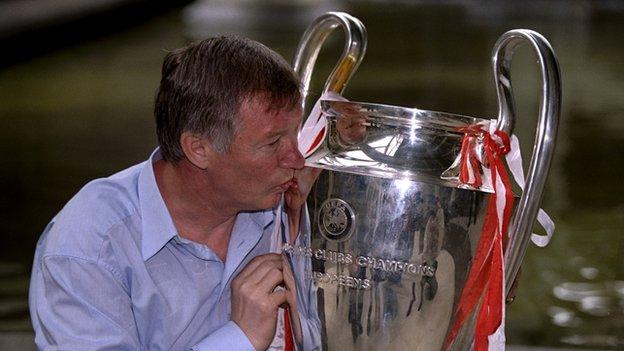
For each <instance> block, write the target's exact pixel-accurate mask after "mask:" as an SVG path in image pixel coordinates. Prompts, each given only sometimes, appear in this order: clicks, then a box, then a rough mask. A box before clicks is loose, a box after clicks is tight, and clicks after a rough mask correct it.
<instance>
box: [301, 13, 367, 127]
mask: <svg viewBox="0 0 624 351" xmlns="http://www.w3.org/2000/svg"><path fill="white" fill-rule="evenodd" d="M338 26H340V27H342V29H343V30H344V33H345V45H344V49H343V52H342V56H341V57H340V60H339V61H338V63H337V64H336V66H335V67H334V70H333V71H332V72H331V74H330V75H329V78H327V81H326V82H325V87H324V88H323V93H325V92H327V91H334V92H336V93H339V94H341V93H342V92H343V90H344V88H345V86H346V85H347V83H348V82H349V79H351V77H352V76H353V73H355V70H356V69H357V68H358V66H359V65H360V62H362V59H363V58H364V54H365V53H366V29H365V28H364V25H363V24H362V22H360V20H358V19H357V18H355V17H353V16H351V15H349V14H347V13H344V12H328V13H326V14H323V15H321V16H319V17H318V18H317V19H316V20H314V22H313V23H312V24H311V25H310V26H309V27H308V29H307V30H306V31H305V33H304V34H303V37H302V38H301V41H300V42H299V46H298V47H297V51H296V53H295V57H294V59H293V64H292V65H293V69H294V71H295V72H296V73H297V75H298V76H299V78H300V79H301V88H302V95H303V98H302V102H301V107H302V109H303V111H304V112H305V111H306V107H307V106H306V103H307V98H308V93H309V91H308V90H309V88H310V80H311V78H312V71H313V70H314V64H315V63H316V59H317V57H318V53H319V51H320V50H321V46H322V45H323V43H324V42H325V39H327V37H328V36H329V34H330V33H331V32H332V31H333V30H334V29H335V28H336V27H338ZM304 118H306V117H304ZM304 122H305V120H304V121H302V124H303V123H304Z"/></svg>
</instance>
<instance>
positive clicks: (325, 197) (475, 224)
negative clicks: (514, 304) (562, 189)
mask: <svg viewBox="0 0 624 351" xmlns="http://www.w3.org/2000/svg"><path fill="white" fill-rule="evenodd" d="M338 27H340V28H342V29H343V30H344V33H345V37H346V43H345V46H344V52H343V54H342V57H341V58H340V61H339V62H338V64H337V66H336V67H335V68H334V70H333V72H332V73H331V75H330V77H329V79H328V80H327V83H326V85H325V88H324V94H323V96H322V97H321V100H320V103H317V106H316V108H315V109H313V111H312V113H311V114H310V117H308V119H307V120H306V121H305V124H304V126H303V129H302V133H307V139H306V140H303V141H302V139H301V137H300V144H303V145H300V148H302V151H303V153H304V156H306V164H307V165H308V166H311V167H317V168H322V169H325V171H324V172H322V173H321V176H320V177H319V179H318V180H317V182H316V184H315V186H314V188H313V189H312V192H311V194H310V196H309V198H308V209H309V213H308V215H309V221H310V223H311V237H309V238H299V240H297V241H295V242H294V243H286V244H284V245H283V252H284V253H285V255H286V257H287V259H288V260H289V262H290V264H291V267H292V270H293V274H294V275H295V276H296V282H297V289H298V291H297V299H298V306H299V308H298V310H299V313H300V314H301V313H303V314H304V315H300V318H302V319H303V318H307V319H308V320H316V321H317V322H318V323H317V328H315V327H309V329H310V330H308V331H306V332H304V333H303V339H304V340H303V342H302V343H297V344H298V345H299V346H300V348H303V349H306V350H307V349H322V350H340V351H347V350H384V351H390V350H466V349H470V348H474V349H477V350H479V349H487V348H488V347H489V348H490V349H492V348H494V349H501V348H504V334H502V333H501V331H502V328H503V327H504V319H505V316H504V304H505V297H506V296H507V295H508V294H509V290H510V287H511V286H512V283H513V281H514V280H515V278H516V275H517V273H518V270H519V269H520V264H521V262H522V258H523V256H524V253H525V250H526V246H527V243H528V242H529V240H530V238H531V237H532V235H531V229H532V225H533V222H534V220H535V218H536V216H537V214H538V210H539V203H540V200H541V196H542V192H543V189H544V185H545V181H546V177H547V173H548V169H549V166H550V162H551V159H552V156H553V150H554V146H555V137H556V132H557V123H558V117H559V110H560V81H559V69H558V64H557V61H556V58H555V56H554V54H553V51H552V49H551V47H550V45H549V44H548V42H547V41H546V40H545V39H544V38H543V37H542V36H541V35H540V34H538V33H536V32H533V31H530V30H512V31H509V32H507V33H505V34H503V35H502V36H501V37H500V39H499V40H498V41H497V43H496V44H495V46H494V50H493V56H492V58H493V68H494V77H495V81H496V89H497V94H498V104H499V114H498V117H497V119H493V120H488V119H480V118H473V117H466V116H460V115H455V114H449V113H443V112H434V111H426V110H420V109H416V108H404V107H397V106H389V105H381V104H370V103H359V102H349V101H346V100H344V99H343V98H341V97H340V96H339V95H338V94H340V93H342V91H343V90H344V88H345V86H346V84H347V82H348V80H349V79H350V78H351V76H352V75H353V73H354V72H355V70H356V69H357V67H358V65H359V63H360V61H361V60H362V57H363V55H364V52H365V50H366V32H365V29H364V26H363V25H362V24H361V22H360V21H359V20H357V19H356V18H354V17H352V16H350V15H348V14H345V13H328V14H325V15H323V16H321V17H319V18H318V19H317V20H316V21H315V22H314V23H313V24H312V25H311V26H310V28H309V29H308V30H307V31H306V33H305V34H304V36H303V39H302V41H301V43H300V45H299V49H298V51H297V53H296V56H295V59H294V69H295V71H296V72H297V73H298V74H299V76H300V77H301V80H302V85H303V90H304V94H306V93H307V91H308V88H309V85H310V78H311V73H312V70H313V66H314V63H315V61H316V58H317V55H318V52H319V50H320V48H321V46H322V44H323V42H324V40H325V38H326V37H327V36H328V35H329V34H330V33H331V32H332V31H333V30H334V29H335V28H338ZM523 44H529V46H530V47H531V48H532V49H533V50H534V52H535V54H536V56H537V58H538V61H539V64H540V70H541V78H542V80H541V87H542V92H541V100H540V109H539V121H538V128H537V134H536V139H535V144H534V148H533V155H532V159H531V163H530V167H529V170H528V172H527V179H526V185H525V186H524V187H523V185H524V184H519V185H520V186H521V187H523V189H524V191H523V192H522V193H521V195H520V196H519V197H518V196H513V195H512V192H511V190H510V187H509V179H508V178H507V175H506V167H509V168H510V169H511V171H512V172H513V173H514V177H515V179H516V181H517V182H518V183H523V182H524V181H523V178H524V175H523V174H522V171H521V170H520V171H518V167H519V168H520V169H521V160H520V161H519V163H520V166H518V158H517V157H516V160H515V161H513V160H511V161H510V155H509V151H510V150H511V151H512V152H514V151H517V149H518V145H517V143H516V144H514V142H515V141H516V139H515V137H511V138H510V136H511V132H512V129H513V126H514V121H515V116H516V115H515V108H514V100H513V94H512V87H511V79H510V65H511V58H512V55H513V52H514V51H515V50H516V49H517V48H518V47H519V46H521V45H523ZM304 100H305V99H304ZM319 105H320V109H321V110H322V112H323V113H322V114H321V113H320V112H319ZM505 158H506V159H507V164H508V166H505V167H503V166H502V161H503V160H505ZM512 163H515V166H514V165H512ZM514 169H515V170H514ZM519 179H520V180H519ZM540 211H541V210H540ZM540 215H541V213H540ZM533 236H535V234H533ZM537 239H539V237H538V238H537ZM542 241H543V240H542ZM542 244H544V243H543V242H542ZM503 252H504V254H503ZM302 311H303V312H302ZM307 325H314V323H312V324H310V323H308V324H307ZM306 338H308V339H307V340H306ZM497 345H498V346H497ZM501 345H502V346H501Z"/></svg>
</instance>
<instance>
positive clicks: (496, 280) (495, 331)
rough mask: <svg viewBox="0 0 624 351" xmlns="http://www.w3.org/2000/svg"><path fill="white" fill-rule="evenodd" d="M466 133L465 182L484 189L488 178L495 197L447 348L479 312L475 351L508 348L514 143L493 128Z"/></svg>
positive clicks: (462, 172) (462, 175) (473, 128)
mask: <svg viewBox="0 0 624 351" xmlns="http://www.w3.org/2000/svg"><path fill="white" fill-rule="evenodd" d="M461 132H463V133H464V138H463V140H462V149H461V151H460V155H461V162H460V181H462V182H464V183H466V184H469V185H471V186H473V187H480V186H481V185H482V184H483V182H484V179H483V178H486V177H487V180H488V181H491V182H492V187H493V189H494V193H493V194H492V195H491V197H490V199H489V201H488V205H487V212H486V216H485V220H484V223H483V228H482V230H481V237H480V239H479V243H478V245H477V250H476V254H475V257H474V259H473V263H472V266H471V268H470V272H469V274H468V279H467V281H466V284H465V286H464V289H463V291H462V294H461V298H460V300H459V304H458V307H457V310H456V312H455V318H454V324H453V325H452V327H451V330H450V332H449V335H448V336H447V339H446V342H445V349H449V348H450V346H451V345H452V343H453V341H454V340H455V338H456V337H457V335H458V333H459V332H460V330H461V328H462V326H464V324H465V322H466V321H467V320H468V319H469V318H470V316H471V314H472V313H473V312H474V311H475V309H477V317H476V318H477V320H476V327H475V338H474V349H475V350H477V351H484V350H504V348H505V335H504V320H505V299H504V293H505V288H504V284H505V283H504V267H503V265H504V259H503V245H504V242H505V241H506V237H505V236H506V233H507V231H508V227H509V219H510V217H511V210H512V204H513V194H512V192H511V185H510V182H509V177H508V176H507V172H506V169H505V164H504V162H505V155H506V154H507V153H508V152H509V151H510V150H511V143H510V138H509V136H508V135H507V134H506V133H505V132H503V131H501V130H496V129H493V128H490V129H489V130H488V129H487V127H486V126H484V125H481V124H477V125H472V126H469V127H466V128H463V129H462V130H461ZM482 172H483V177H482Z"/></svg>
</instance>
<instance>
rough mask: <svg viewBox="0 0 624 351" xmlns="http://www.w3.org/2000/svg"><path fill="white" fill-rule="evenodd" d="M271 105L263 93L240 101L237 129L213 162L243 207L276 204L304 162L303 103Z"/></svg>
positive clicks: (216, 174) (216, 172) (219, 177)
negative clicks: (301, 143)
mask: <svg viewBox="0 0 624 351" xmlns="http://www.w3.org/2000/svg"><path fill="white" fill-rule="evenodd" d="M268 107H269V105H268V103H267V100H266V99H264V98H262V97H260V96H256V97H254V98H252V99H248V100H246V101H244V102H243V103H242V104H241V108H240V109H239V113H238V121H237V122H238V123H239V128H238V132H237V133H235V135H234V139H233V140H232V143H231V144H230V148H229V150H228V151H227V152H226V153H224V154H219V155H218V156H217V160H216V163H215V164H214V165H213V167H211V168H212V170H213V171H214V177H215V178H216V181H217V182H218V184H219V185H220V187H222V191H223V193H224V194H226V195H227V196H229V200H230V201H231V203H232V204H233V205H234V206H235V207H236V208H237V209H238V210H240V211H250V210H260V209H267V208H271V207H273V206H275V205H276V204H277V203H278V202H279V199H280V197H281V194H282V193H283V192H285V191H286V190H287V189H288V187H289V186H290V184H291V181H292V179H293V176H294V171H295V170H296V169H301V168H303V165H304V159H303V156H302V155H301V153H300V152H299V150H298V149H297V130H298V127H299V123H300V122H301V108H300V107H299V106H297V107H295V108H293V109H291V110H290V111H285V110H279V111H277V110H270V109H268Z"/></svg>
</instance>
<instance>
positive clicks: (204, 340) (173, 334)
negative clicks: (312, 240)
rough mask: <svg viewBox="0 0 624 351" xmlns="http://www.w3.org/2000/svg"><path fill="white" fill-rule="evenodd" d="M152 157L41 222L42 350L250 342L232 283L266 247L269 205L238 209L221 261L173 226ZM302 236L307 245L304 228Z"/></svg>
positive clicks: (311, 340) (241, 346) (35, 306)
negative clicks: (233, 312) (233, 308)
mask: <svg viewBox="0 0 624 351" xmlns="http://www.w3.org/2000/svg"><path fill="white" fill-rule="evenodd" d="M158 159H160V153H159V151H158V150H156V151H155V152H154V153H153V154H152V156H151V157H150V160H148V161H146V162H143V163H141V164H138V165H136V166H133V167H131V168H129V169H126V170H124V171H121V172H119V173H117V174H115V175H113V176H111V177H108V178H104V179H97V180H94V181H92V182H90V183H89V184H87V185H86V186H85V187H84V188H83V189H81V190H80V191H79V192H78V193H77V194H76V195H75V196H74V197H73V198H72V199H71V200H70V201H69V202H68V203H67V205H66V206H65V207H64V208H63V209H62V210H61V211H60V212H59V213H58V215H57V216H55V217H54V218H53V219H52V221H51V222H50V223H49V224H48V226H47V227H46V228H45V230H44V232H43V235H42V236H41V238H40V239H39V243H38V244H37V250H36V253H35V259H34V264H33V272H32V278H31V283H30V296H29V304H30V313H31V318H32V323H33V327H34V329H35V333H36V336H35V342H36V344H37V346H38V348H39V349H42V350H57V349H62V350H85V351H86V350H150V351H151V350H190V349H192V350H254V348H253V346H252V345H251V343H250V342H249V340H248V338H247V337H246V335H245V334H244V333H243V331H242V330H241V329H240V328H239V327H238V326H237V325H236V324H235V323H234V322H232V321H230V283H231V281H232V279H233V278H234V277H235V276H236V274H237V273H238V271H240V270H241V269H242V268H243V267H245V266H246V264H247V262H249V261H250V260H251V259H252V258H254V257H256V256H258V255H261V254H265V253H267V252H269V248H270V234H271V231H272V228H273V226H274V218H275V215H274V211H273V210H267V211H260V212H249V213H240V214H239V215H238V216H237V217H236V221H235V224H234V227H233V230H232V235H231V238H230V242H229V247H228V252H227V260H226V262H225V263H223V262H222V261H221V260H220V259H219V258H218V257H217V255H216V254H215V253H214V252H213V251H212V250H211V249H210V248H208V247H207V246H205V245H201V244H199V243H195V242H192V241H189V240H186V239H184V238H182V237H180V236H179V235H178V232H177V230H176V228H175V226H174V223H173V220H172V218H171V216H170V215H169V212H168V210H167V207H166V206H165V203H164V201H163V199H162V197H161V194H160V192H159V190H158V186H157V184H156V180H155V177H154V170H153V162H155V161H156V160H158ZM285 221H286V219H284V221H283V222H285ZM304 221H305V222H308V219H305V220H304ZM285 223H287V222H285ZM284 227H286V228H287V227H288V226H287V225H286V226H284ZM302 234H303V233H302ZM301 240H303V241H302V242H300V244H303V245H306V244H308V245H309V235H307V234H306V235H299V239H298V241H301ZM303 265H308V263H303ZM308 268H309V267H304V266H299V267H296V265H295V267H294V270H295V271H299V272H300V273H303V271H304V270H306V269H308ZM300 279H303V278H301V276H299V277H298V284H300V285H299V287H301V288H304V289H302V290H298V292H297V296H298V301H297V302H298V303H297V305H298V309H299V312H300V319H301V322H302V329H303V335H304V345H303V348H304V349H305V350H312V349H316V348H317V347H318V346H319V344H320V328H319V325H320V323H319V321H318V316H317V311H316V296H315V293H314V291H313V290H314V288H313V287H312V286H311V283H310V282H309V281H304V280H300Z"/></svg>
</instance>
